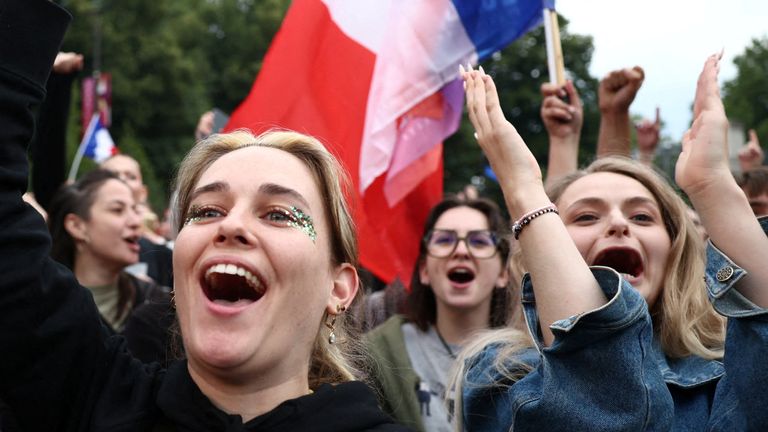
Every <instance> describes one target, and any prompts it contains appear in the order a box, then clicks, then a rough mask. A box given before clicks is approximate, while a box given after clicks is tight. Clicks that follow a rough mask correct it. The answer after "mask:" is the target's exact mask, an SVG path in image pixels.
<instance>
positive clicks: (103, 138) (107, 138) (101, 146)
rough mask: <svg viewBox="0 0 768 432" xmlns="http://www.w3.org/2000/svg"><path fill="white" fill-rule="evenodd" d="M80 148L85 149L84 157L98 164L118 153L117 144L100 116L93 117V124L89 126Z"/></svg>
mask: <svg viewBox="0 0 768 432" xmlns="http://www.w3.org/2000/svg"><path fill="white" fill-rule="evenodd" d="M83 146H84V147H83ZM80 147H81V148H84V149H83V155H84V156H87V157H89V158H91V159H93V160H94V161H96V163H102V162H104V161H105V160H107V159H109V157H110V156H112V155H115V154H116V153H117V147H116V146H115V142H114V141H113V140H112V136H111V135H110V134H109V130H107V128H106V126H104V123H102V122H101V116H100V115H99V114H94V115H93V117H91V122H90V123H89V124H88V129H87V130H86V131H85V135H83V141H82V142H80Z"/></svg>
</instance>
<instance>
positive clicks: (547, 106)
mask: <svg viewBox="0 0 768 432" xmlns="http://www.w3.org/2000/svg"><path fill="white" fill-rule="evenodd" d="M541 96H542V97H543V99H544V100H543V101H542V103H541V120H542V121H543V122H544V127H545V128H546V129H547V133H549V137H550V140H552V139H553V138H558V139H562V140H566V139H571V140H572V139H575V140H577V141H578V139H579V134H581V126H582V123H583V122H584V110H583V108H582V106H581V99H580V98H579V93H578V92H577V91H576V87H575V86H574V85H573V81H571V80H568V81H566V82H565V85H563V86H558V85H556V84H550V83H544V84H542V85H541ZM565 96H568V102H566V101H564V100H563V99H562V98H563V97H565Z"/></svg>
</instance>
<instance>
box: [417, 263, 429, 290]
mask: <svg viewBox="0 0 768 432" xmlns="http://www.w3.org/2000/svg"><path fill="white" fill-rule="evenodd" d="M419 282H421V284H422V285H424V286H429V273H428V272H427V260H424V259H422V260H419Z"/></svg>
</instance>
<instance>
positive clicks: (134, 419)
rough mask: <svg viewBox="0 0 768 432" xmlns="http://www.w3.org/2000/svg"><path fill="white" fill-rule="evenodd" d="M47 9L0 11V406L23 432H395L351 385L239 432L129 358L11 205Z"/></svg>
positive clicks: (52, 36)
mask: <svg viewBox="0 0 768 432" xmlns="http://www.w3.org/2000/svg"><path fill="white" fill-rule="evenodd" d="M69 19H70V17H69V15H68V14H67V13H66V12H65V11H64V10H63V9H61V8H59V7H58V6H56V5H55V4H54V3H52V2H50V1H48V0H0V275H2V277H0V400H2V401H4V402H5V403H7V405H8V406H9V407H10V409H11V410H12V411H13V414H14V415H15V417H16V419H17V421H18V423H19V425H20V426H21V429H22V430H25V431H107V430H108V431H153V430H178V431H216V430H220V431H239V430H246V431H256V430H259V431H277V430H280V431H291V430H302V431H365V430H370V431H395V430H403V429H404V428H403V427H401V426H398V425H396V424H394V423H393V422H392V420H391V419H390V418H389V417H387V416H386V415H385V414H383V413H382V412H381V411H380V410H379V408H378V406H377V405H376V401H375V398H374V397H373V395H372V393H371V392H370V390H368V389H367V388H366V387H365V386H364V385H363V384H361V383H354V382H353V383H345V384H341V385H338V386H333V387H332V386H325V387H320V388H319V389H317V391H316V392H315V393H314V394H311V395H307V396H304V397H301V398H297V399H294V400H289V401H286V402H284V403H283V404H281V405H280V406H278V407H277V408H275V409H274V410H272V411H270V412H269V413H266V414H264V415H262V416H260V417H257V418H255V419H253V420H251V421H250V422H248V423H247V424H245V425H242V424H241V422H240V419H239V417H236V416H228V415H226V414H225V413H223V412H222V411H220V410H219V409H217V408H216V407H214V406H213V404H211V402H210V401H209V400H208V399H207V398H206V397H205V396H204V395H203V394H202V393H201V392H200V390H199V388H198V387H197V386H196V385H195V384H194V382H193V381H192V379H191V378H190V376H189V373H188V370H187V365H186V363H184V362H183V361H178V362H174V363H173V364H172V365H171V366H170V367H169V369H167V370H166V369H163V368H162V367H161V366H160V365H159V364H158V363H152V364H144V363H142V362H140V361H139V360H137V359H136V358H134V357H133V356H131V355H130V354H129V353H128V351H127V349H126V347H125V340H124V339H123V338H122V337H121V336H111V335H110V334H109V332H108V331H107V329H106V327H105V326H103V325H102V323H101V320H100V317H99V312H98V310H97V309H96V305H95V304H94V303H93V298H92V297H91V295H90V293H89V292H88V291H87V290H86V289H85V288H83V287H81V286H80V285H79V284H78V283H77V281H76V280H75V278H74V276H73V275H72V273H71V272H70V271H69V270H68V269H67V268H65V267H64V266H63V265H60V264H58V263H56V262H55V261H53V260H52V259H51V258H50V257H49V252H50V243H51V240H50V236H49V234H48V231H47V229H46V226H45V223H44V221H43V220H42V218H41V217H40V215H39V214H37V212H36V211H35V210H33V209H32V208H31V207H29V206H28V205H27V204H26V203H24V202H23V201H22V199H21V196H22V193H23V192H24V191H25V190H26V189H27V176H28V172H29V171H28V166H27V155H26V145H27V144H28V143H29V141H30V139H31V137H32V131H33V126H34V125H33V123H34V122H33V118H34V117H33V109H32V108H33V107H34V106H35V105H37V104H39V103H40V101H41V100H42V99H43V97H44V94H45V82H46V80H47V78H48V75H49V73H50V70H51V66H52V64H53V59H54V57H55V56H56V53H57V51H58V48H59V46H60V43H61V38H62V36H63V34H64V31H65V30H66V26H67V24H68V22H69Z"/></svg>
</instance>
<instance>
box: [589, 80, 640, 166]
mask: <svg viewBox="0 0 768 432" xmlns="http://www.w3.org/2000/svg"><path fill="white" fill-rule="evenodd" d="M644 79H645V72H643V69H642V68H641V67H640V66H635V67H633V68H631V69H621V70H616V71H613V72H611V73H609V74H608V75H607V76H606V77H605V78H603V79H602V80H601V81H600V87H599V88H598V93H597V94H598V103H599V106H600V131H599V133H598V137H597V157H603V156H610V155H620V156H629V148H630V144H631V135H630V133H631V129H630V127H631V125H630V121H629V106H630V105H631V104H632V101H634V100H635V96H636V95H637V92H638V90H640V86H642V85H643V80H644Z"/></svg>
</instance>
